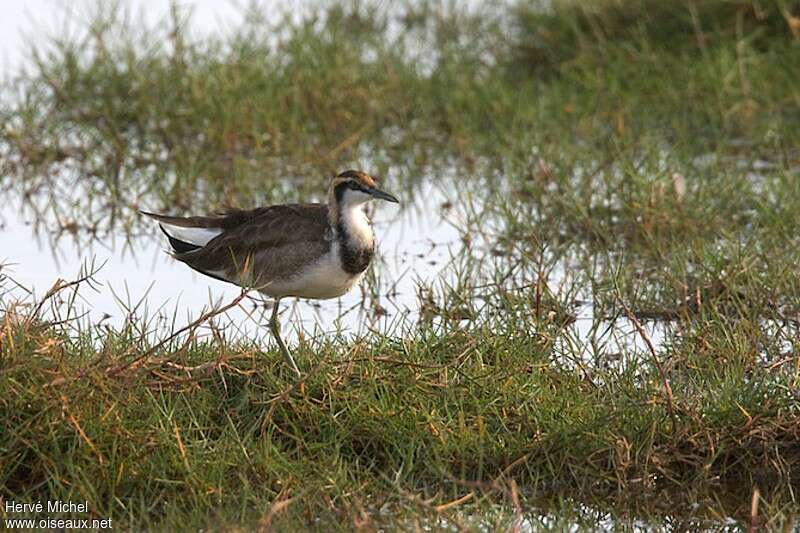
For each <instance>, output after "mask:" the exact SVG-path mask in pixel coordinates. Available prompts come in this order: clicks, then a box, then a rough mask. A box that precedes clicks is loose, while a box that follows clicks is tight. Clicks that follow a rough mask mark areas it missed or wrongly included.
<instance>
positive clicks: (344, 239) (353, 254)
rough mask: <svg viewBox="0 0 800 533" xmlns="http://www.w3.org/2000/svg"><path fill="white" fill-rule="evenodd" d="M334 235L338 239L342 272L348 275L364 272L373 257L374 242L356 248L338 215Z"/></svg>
mask: <svg viewBox="0 0 800 533" xmlns="http://www.w3.org/2000/svg"><path fill="white" fill-rule="evenodd" d="M336 234H337V235H338V238H339V256H340V257H341V260H342V270H344V271H345V272H347V273H348V274H353V275H355V274H360V273H362V272H364V271H365V270H366V269H367V267H368V266H369V263H370V261H372V256H373V255H375V241H374V240H373V241H372V243H370V245H369V246H358V245H354V244H353V239H351V238H350V232H349V231H348V229H347V226H346V225H345V224H344V222H343V220H342V216H341V212H340V213H339V221H338V222H337V223H336Z"/></svg>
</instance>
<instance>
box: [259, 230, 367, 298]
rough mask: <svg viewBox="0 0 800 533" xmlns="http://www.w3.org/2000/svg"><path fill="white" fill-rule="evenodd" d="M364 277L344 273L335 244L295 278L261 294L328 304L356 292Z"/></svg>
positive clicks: (274, 284) (274, 285) (274, 283)
mask: <svg viewBox="0 0 800 533" xmlns="http://www.w3.org/2000/svg"><path fill="white" fill-rule="evenodd" d="M363 275H364V273H363V272H361V273H359V274H357V275H353V274H349V273H347V272H345V271H344V270H342V262H341V259H340V257H339V243H338V242H333V243H331V249H330V251H329V252H328V253H327V254H325V255H324V256H322V257H321V258H319V259H318V260H317V261H315V262H313V263H311V264H309V265H307V266H306V267H304V268H302V269H301V270H300V271H299V272H298V273H297V275H296V276H293V277H292V278H289V279H287V280H281V281H274V282H272V283H270V284H269V285H268V286H267V287H264V288H263V289H261V292H263V293H264V294H266V295H268V296H273V297H278V298H282V297H284V296H297V297H299V298H313V299H318V300H325V299H328V298H336V297H338V296H341V295H343V294H344V293H346V292H347V291H349V290H350V289H351V288H353V285H355V284H356V283H358V281H359V280H360V279H361V277H362V276H363Z"/></svg>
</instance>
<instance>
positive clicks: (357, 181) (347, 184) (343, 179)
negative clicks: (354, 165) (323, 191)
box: [330, 170, 399, 209]
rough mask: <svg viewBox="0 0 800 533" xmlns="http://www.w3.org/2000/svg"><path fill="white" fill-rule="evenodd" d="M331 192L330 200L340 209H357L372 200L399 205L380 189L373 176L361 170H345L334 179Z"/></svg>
mask: <svg viewBox="0 0 800 533" xmlns="http://www.w3.org/2000/svg"><path fill="white" fill-rule="evenodd" d="M330 191H331V193H330V195H331V198H330V200H332V201H335V203H336V205H337V206H338V207H339V208H340V209H346V208H348V207H356V206H359V205H361V204H364V203H366V202H369V201H370V200H386V201H387V202H394V203H399V200H398V199H397V198H395V197H394V196H393V195H391V194H389V193H388V192H385V191H382V190H380V189H378V187H377V185H376V184H375V179H374V178H373V177H372V176H370V175H369V174H367V173H366V172H361V171H360V170H345V171H344V172H342V173H341V174H339V175H338V176H336V177H335V178H333V181H332V182H331V189H330ZM331 203H333V202H331Z"/></svg>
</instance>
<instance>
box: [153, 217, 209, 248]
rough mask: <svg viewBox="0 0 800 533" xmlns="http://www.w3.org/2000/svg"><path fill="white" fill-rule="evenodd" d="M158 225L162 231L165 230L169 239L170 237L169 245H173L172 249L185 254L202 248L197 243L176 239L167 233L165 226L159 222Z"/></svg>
mask: <svg viewBox="0 0 800 533" xmlns="http://www.w3.org/2000/svg"><path fill="white" fill-rule="evenodd" d="M158 227H159V228H161V231H163V232H164V235H166V236H167V239H169V245H170V246H172V250H173V251H174V252H175V253H178V254H185V253H186V252H193V251H195V250H199V249H200V248H202V246H197V245H196V244H192V243H190V242H186V241H182V240H180V239H176V238H175V237H173V236H172V235H170V234H169V233H167V230H165V229H164V226H162V225H161V224H159V225H158Z"/></svg>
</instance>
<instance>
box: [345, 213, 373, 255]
mask: <svg viewBox="0 0 800 533" xmlns="http://www.w3.org/2000/svg"><path fill="white" fill-rule="evenodd" d="M339 223H340V224H341V225H342V227H343V228H344V230H345V231H346V232H347V237H348V240H349V241H350V245H351V246H352V247H354V248H367V247H369V248H371V247H372V244H373V233H372V224H371V223H370V221H369V218H367V214H366V213H365V212H364V204H363V203H355V202H353V203H349V202H348V203H345V205H343V206H342V211H341V213H340V214H339Z"/></svg>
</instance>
